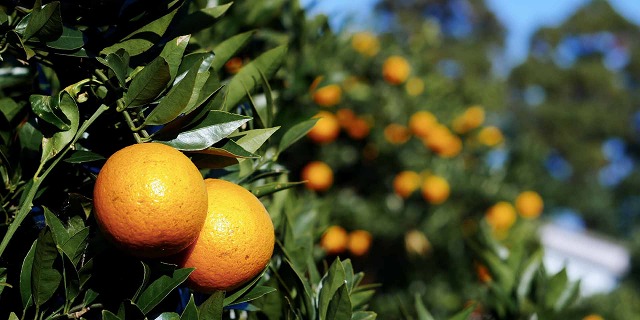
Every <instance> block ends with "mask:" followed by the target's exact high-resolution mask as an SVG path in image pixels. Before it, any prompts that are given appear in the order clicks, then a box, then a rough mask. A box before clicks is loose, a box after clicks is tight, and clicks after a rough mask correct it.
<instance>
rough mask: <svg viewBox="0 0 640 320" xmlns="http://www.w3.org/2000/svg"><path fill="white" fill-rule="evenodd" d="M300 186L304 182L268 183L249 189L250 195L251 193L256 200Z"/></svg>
mask: <svg viewBox="0 0 640 320" xmlns="http://www.w3.org/2000/svg"><path fill="white" fill-rule="evenodd" d="M302 184H304V182H270V183H266V184H264V185H261V186H258V187H254V188H251V193H253V194H254V195H255V196H256V197H258V198H259V197H265V196H268V195H270V194H273V193H276V192H278V191H281V190H286V189H289V188H293V187H295V186H298V185H302Z"/></svg>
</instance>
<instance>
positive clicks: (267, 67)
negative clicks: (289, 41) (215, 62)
mask: <svg viewBox="0 0 640 320" xmlns="http://www.w3.org/2000/svg"><path fill="white" fill-rule="evenodd" d="M286 52H287V47H285V46H280V47H277V48H274V49H271V50H269V51H267V52H265V53H263V54H262V55H260V56H259V57H257V58H256V59H255V60H254V61H252V62H250V63H248V64H247V65H245V66H244V67H242V69H240V72H238V73H237V74H236V75H235V76H234V77H233V78H232V79H231V81H230V82H229V85H228V87H227V92H226V95H225V97H224V109H223V110H231V108H233V107H235V106H236V105H237V104H238V103H239V102H240V101H242V99H243V98H244V97H245V96H246V95H247V92H249V93H251V92H252V91H253V90H254V89H255V88H256V87H258V86H259V85H260V84H261V83H262V77H263V75H264V76H266V77H267V78H271V77H272V76H273V75H274V74H275V73H276V71H278V69H279V68H280V65H281V64H282V62H283V61H284V57H285V54H286ZM261 74H262V75H261Z"/></svg>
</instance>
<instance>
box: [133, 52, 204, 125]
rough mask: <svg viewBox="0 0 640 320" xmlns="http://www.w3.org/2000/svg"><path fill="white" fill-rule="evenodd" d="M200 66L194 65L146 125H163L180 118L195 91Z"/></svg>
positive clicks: (148, 117)
mask: <svg viewBox="0 0 640 320" xmlns="http://www.w3.org/2000/svg"><path fill="white" fill-rule="evenodd" d="M198 68H199V64H197V65H194V66H193V67H192V68H191V69H190V70H189V72H188V73H187V75H186V76H185V77H184V78H183V79H182V80H181V81H180V82H178V84H176V85H174V86H173V87H172V88H171V90H169V92H168V93H167V94H166V95H165V97H164V98H162V100H160V103H159V104H158V105H157V106H156V107H155V108H153V110H151V113H149V115H148V116H147V117H146V119H145V121H144V123H145V124H147V125H161V124H166V123H168V122H170V121H171V120H173V119H175V118H176V117H178V116H179V115H180V114H181V113H182V112H183V111H184V110H185V109H186V108H187V105H188V104H189V99H190V97H191V94H192V93H193V90H194V85H195V82H196V77H197V75H198Z"/></svg>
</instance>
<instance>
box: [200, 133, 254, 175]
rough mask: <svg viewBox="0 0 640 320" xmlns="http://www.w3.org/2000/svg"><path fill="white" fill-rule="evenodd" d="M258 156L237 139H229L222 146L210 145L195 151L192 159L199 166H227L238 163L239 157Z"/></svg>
mask: <svg viewBox="0 0 640 320" xmlns="http://www.w3.org/2000/svg"><path fill="white" fill-rule="evenodd" d="M247 158H258V156H257V155H255V154H253V153H251V152H248V151H247V150H244V149H243V148H242V147H240V146H239V145H238V144H237V143H236V142H235V141H233V140H231V139H228V140H227V142H226V143H225V144H224V145H223V146H222V147H220V148H216V147H210V148H207V149H204V150H199V151H193V152H192V153H191V161H192V162H193V163H194V164H195V165H196V166H197V167H198V168H210V169H217V168H225V167H228V166H230V165H234V164H237V163H238V159H247Z"/></svg>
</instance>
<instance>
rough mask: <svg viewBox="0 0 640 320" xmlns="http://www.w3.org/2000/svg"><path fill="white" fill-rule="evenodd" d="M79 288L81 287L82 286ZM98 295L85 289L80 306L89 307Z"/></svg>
mask: <svg viewBox="0 0 640 320" xmlns="http://www.w3.org/2000/svg"><path fill="white" fill-rule="evenodd" d="M80 287H82V285H81V286H80ZM99 295H100V294H99V293H97V292H95V291H93V290H92V289H91V288H89V289H87V291H86V292H85V293H84V298H83V299H82V306H84V307H86V306H88V305H90V304H91V303H93V302H94V301H95V300H96V299H97V298H98V296H99Z"/></svg>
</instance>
